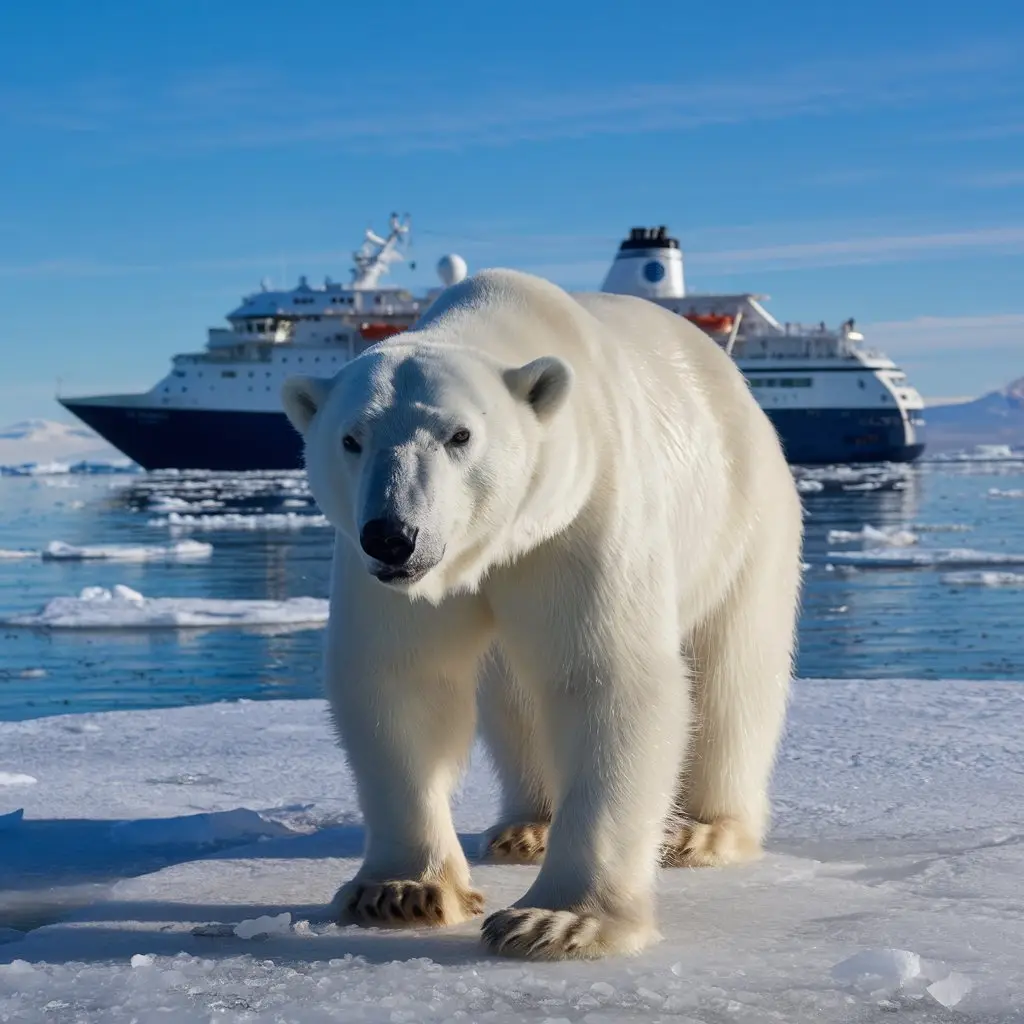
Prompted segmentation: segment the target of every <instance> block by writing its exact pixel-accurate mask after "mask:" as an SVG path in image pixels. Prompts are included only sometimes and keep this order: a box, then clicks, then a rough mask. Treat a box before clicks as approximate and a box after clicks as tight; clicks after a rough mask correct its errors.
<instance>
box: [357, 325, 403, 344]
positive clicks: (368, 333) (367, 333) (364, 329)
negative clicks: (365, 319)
mask: <svg viewBox="0 0 1024 1024" xmlns="http://www.w3.org/2000/svg"><path fill="white" fill-rule="evenodd" d="M404 330H405V328H404V327H400V326H399V325H398V324H382V323H370V324H360V325H359V333H360V335H361V336H362V338H363V341H371V342H372V341H383V340H384V339H385V338H390V337H391V336H392V335H394V334H401V333H402V331H404Z"/></svg>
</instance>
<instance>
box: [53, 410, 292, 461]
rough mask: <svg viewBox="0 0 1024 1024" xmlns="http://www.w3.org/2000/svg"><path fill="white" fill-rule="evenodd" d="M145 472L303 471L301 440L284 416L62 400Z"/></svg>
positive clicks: (274, 413) (270, 413)
mask: <svg viewBox="0 0 1024 1024" xmlns="http://www.w3.org/2000/svg"><path fill="white" fill-rule="evenodd" d="M61 404H62V405H63V406H64V407H65V408H66V409H67V410H68V411H69V412H71V413H73V414H74V415H75V416H77V417H78V418H79V419H80V420H81V421H82V422H83V423H85V424H86V426H89V427H91V428H92V429H93V430H95V431H96V433H97V434H99V435H100V436H101V437H102V438H104V440H106V441H109V442H110V444H112V445H113V446H114V447H115V448H117V449H118V450H119V451H121V452H123V453H124V454H125V455H127V456H128V458H130V459H132V460H133V461H135V462H137V463H138V464H139V465H140V466H142V468H143V469H207V470H216V471H224V472H230V471H235V472H243V471H250V470H265V469H301V468H302V465H303V461H302V437H301V436H300V435H299V433H298V432H297V431H296V430H295V428H294V427H293V426H292V425H291V423H289V421H288V419H287V417H286V416H285V415H284V413H282V412H238V411H235V410H223V409H151V408H143V407H132V406H118V405H108V404H103V405H99V404H96V405H93V404H90V403H88V402H75V401H74V400H62V401H61Z"/></svg>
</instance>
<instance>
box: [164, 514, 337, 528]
mask: <svg viewBox="0 0 1024 1024" xmlns="http://www.w3.org/2000/svg"><path fill="white" fill-rule="evenodd" d="M146 525H147V526H167V527H170V528H171V529H172V530H178V531H183V532H187V531H191V530H302V529H305V528H306V527H310V526H315V527H324V526H329V525H330V523H328V522H327V518H326V517H325V516H321V515H312V514H303V513H300V512H260V513H251V514H250V513H242V512H222V513H219V514H214V515H208V516H197V515H191V514H187V513H180V512H172V513H171V514H170V515H168V516H165V517H161V518H158V519H150V520H149V522H148V523H147V524H146Z"/></svg>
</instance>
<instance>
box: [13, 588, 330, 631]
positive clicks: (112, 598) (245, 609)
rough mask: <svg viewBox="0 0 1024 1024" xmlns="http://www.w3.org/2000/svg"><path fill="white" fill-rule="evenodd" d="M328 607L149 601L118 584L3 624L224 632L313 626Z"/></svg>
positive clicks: (300, 600) (291, 602) (292, 602)
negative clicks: (227, 628)
mask: <svg viewBox="0 0 1024 1024" xmlns="http://www.w3.org/2000/svg"><path fill="white" fill-rule="evenodd" d="M327 613H328V605H327V601H326V600H323V599H321V598H315V597H291V598H286V599H285V600H282V601H256V600H252V601H247V600H226V599H220V598H203V597H144V596H143V595H142V594H140V593H139V592H138V591H136V590H132V589H131V587H126V586H124V585H123V584H117V585H116V586H115V587H114V588H113V590H108V589H107V588H105V587H85V588H84V589H83V590H82V592H81V593H80V594H79V595H78V597H55V598H54V599H53V600H51V601H49V602H48V603H47V604H46V606H45V607H44V608H42V609H41V610H40V611H39V612H36V613H34V614H27V615H14V616H10V617H9V618H7V619H5V620H2V621H4V622H5V623H6V624H7V625H9V626H32V627H41V628H46V629H160V628H169V629H182V628H190V627H196V628H208V627H213V626H217V627H222V626H264V627H266V626H299V625H301V626H314V625H322V624H323V623H324V622H326V621H327Z"/></svg>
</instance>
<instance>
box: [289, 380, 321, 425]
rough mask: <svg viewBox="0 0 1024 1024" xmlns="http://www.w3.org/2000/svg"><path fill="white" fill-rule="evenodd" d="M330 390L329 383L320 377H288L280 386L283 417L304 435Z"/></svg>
mask: <svg viewBox="0 0 1024 1024" xmlns="http://www.w3.org/2000/svg"><path fill="white" fill-rule="evenodd" d="M330 390H331V382H330V381H329V380H323V379H322V378H320V377H289V378H288V379H287V380H286V381H285V382H284V384H282V385H281V404H282V405H283V406H284V411H285V415H286V416H287V417H288V419H289V420H291V424H292V426H293V427H294V428H295V429H296V430H297V431H298V432H299V433H300V434H305V432H306V430H307V428H308V427H309V424H310V423H311V422H312V420H313V417H314V416H315V415H316V411H317V409H319V408H320V406H322V405H323V404H324V402H325V401H326V400H327V395H328V394H329V393H330Z"/></svg>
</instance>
